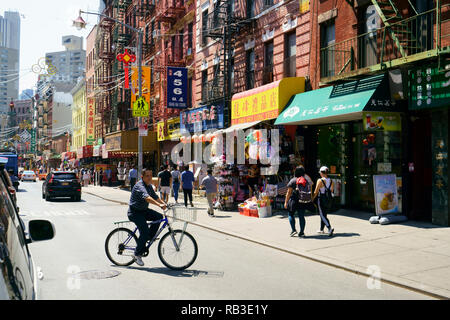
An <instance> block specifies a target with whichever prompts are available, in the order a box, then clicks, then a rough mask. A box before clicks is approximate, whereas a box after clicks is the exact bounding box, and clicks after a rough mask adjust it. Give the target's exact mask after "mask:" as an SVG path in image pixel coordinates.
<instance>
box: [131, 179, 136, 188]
mask: <svg viewBox="0 0 450 320" xmlns="http://www.w3.org/2000/svg"><path fill="white" fill-rule="evenodd" d="M135 184H136V178H130V190H131V191H133V187H134V185H135Z"/></svg>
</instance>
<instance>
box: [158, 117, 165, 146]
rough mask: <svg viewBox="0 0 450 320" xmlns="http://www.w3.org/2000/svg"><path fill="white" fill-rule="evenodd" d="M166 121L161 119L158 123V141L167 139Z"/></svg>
mask: <svg viewBox="0 0 450 320" xmlns="http://www.w3.org/2000/svg"><path fill="white" fill-rule="evenodd" d="M165 127H166V126H165V123H164V121H160V122H158V124H157V130H158V131H157V132H158V141H164V140H166V134H165V131H166V130H165Z"/></svg>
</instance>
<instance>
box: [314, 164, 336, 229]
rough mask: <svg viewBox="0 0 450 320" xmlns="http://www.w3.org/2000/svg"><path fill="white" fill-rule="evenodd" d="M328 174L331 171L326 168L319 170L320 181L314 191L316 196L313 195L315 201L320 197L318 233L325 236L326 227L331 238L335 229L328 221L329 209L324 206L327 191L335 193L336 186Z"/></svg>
mask: <svg viewBox="0 0 450 320" xmlns="http://www.w3.org/2000/svg"><path fill="white" fill-rule="evenodd" d="M328 173H329V169H328V168H327V167H325V166H323V167H321V168H320V170H319V174H320V177H321V178H320V179H318V180H317V184H316V190H315V191H314V195H313V201H314V199H316V197H317V196H318V195H319V197H318V201H317V207H318V209H319V214H320V230H319V231H317V233H320V234H323V233H324V231H323V230H324V228H325V226H326V227H327V229H328V235H329V236H330V237H331V236H332V235H333V232H334V229H333V228H332V227H331V224H330V221H329V220H328V217H327V215H328V210H327V208H326V207H325V206H324V203H323V202H324V198H323V197H324V195H325V192H326V189H329V190H330V191H331V193H333V192H334V186H333V181H331V179H330V178H328ZM321 198H322V203H321V201H320V200H321Z"/></svg>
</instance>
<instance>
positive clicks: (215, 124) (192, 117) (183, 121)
mask: <svg viewBox="0 0 450 320" xmlns="http://www.w3.org/2000/svg"><path fill="white" fill-rule="evenodd" d="M222 128H223V103H220V104H216V105H211V106H204V107H200V108H196V109H193V110H189V111H184V112H181V114H180V133H181V134H183V133H186V132H202V131H205V130H210V129H222Z"/></svg>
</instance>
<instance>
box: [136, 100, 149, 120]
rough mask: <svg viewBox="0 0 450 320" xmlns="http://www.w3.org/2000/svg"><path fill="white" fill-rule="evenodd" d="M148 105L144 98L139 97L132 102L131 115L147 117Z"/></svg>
mask: <svg viewBox="0 0 450 320" xmlns="http://www.w3.org/2000/svg"><path fill="white" fill-rule="evenodd" d="M149 112H150V106H149V105H148V102H147V101H145V99H144V98H139V99H137V100H136V101H135V102H134V103H133V117H148V114H149Z"/></svg>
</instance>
